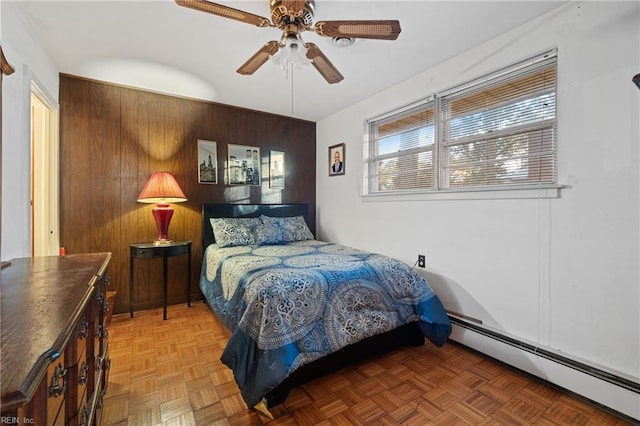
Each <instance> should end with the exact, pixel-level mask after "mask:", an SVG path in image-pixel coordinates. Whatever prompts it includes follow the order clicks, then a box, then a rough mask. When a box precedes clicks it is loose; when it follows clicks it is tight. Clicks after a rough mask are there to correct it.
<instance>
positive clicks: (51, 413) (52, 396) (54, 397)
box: [46, 356, 69, 425]
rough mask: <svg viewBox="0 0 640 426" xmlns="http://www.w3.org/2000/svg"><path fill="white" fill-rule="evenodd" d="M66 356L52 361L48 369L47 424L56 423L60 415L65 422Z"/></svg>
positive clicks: (67, 378)
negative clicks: (64, 362)
mask: <svg viewBox="0 0 640 426" xmlns="http://www.w3.org/2000/svg"><path fill="white" fill-rule="evenodd" d="M63 361H64V356H61V357H60V358H58V359H57V360H56V361H54V362H52V363H51V365H50V366H49V368H48V369H47V382H46V383H47V424H49V425H50V424H56V421H59V419H58V418H59V417H60V418H61V420H62V424H64V422H65V407H64V397H65V392H66V389H67V382H68V380H69V377H68V372H69V371H68V369H67V367H65V366H64V364H63Z"/></svg>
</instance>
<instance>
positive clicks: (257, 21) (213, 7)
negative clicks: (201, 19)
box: [176, 0, 272, 27]
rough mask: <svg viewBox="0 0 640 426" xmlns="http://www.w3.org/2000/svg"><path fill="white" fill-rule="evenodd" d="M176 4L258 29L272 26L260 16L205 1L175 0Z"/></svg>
mask: <svg viewBox="0 0 640 426" xmlns="http://www.w3.org/2000/svg"><path fill="white" fill-rule="evenodd" d="M176 3H178V4H179V5H180V6H184V7H188V8H190V9H195V10H199V11H201V12H207V13H211V14H213V15H218V16H222V17H223V18H229V19H235V20H236V21H240V22H245V23H247V24H252V25H255V26H258V27H270V26H272V25H271V21H269V20H268V19H267V18H264V17H262V16H258V15H254V14H253V13H249V12H244V11H242V10H238V9H234V8H232V7H228V6H224V5H222V4H218V3H212V2H210V1H206V0H176Z"/></svg>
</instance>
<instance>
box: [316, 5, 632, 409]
mask: <svg viewBox="0 0 640 426" xmlns="http://www.w3.org/2000/svg"><path fill="white" fill-rule="evenodd" d="M554 47H557V48H558V138H559V139H558V145H559V175H560V183H562V184H565V185H567V188H566V189H563V190H562V191H561V195H560V198H553V199H548V198H540V199H538V198H537V197H536V198H533V199H502V200H497V199H494V200H482V199H473V200H471V199H467V200H460V199H453V200H435V199H431V200H426V199H422V200H420V199H415V200H412V201H397V200H394V201H389V200H384V199H383V200H381V198H383V197H378V198H376V199H375V200H368V199H363V198H362V197H360V195H359V192H360V182H361V174H362V165H361V162H362V149H363V148H362V141H363V135H364V124H363V123H364V121H365V120H366V119H367V118H370V117H373V116H376V115H378V114H381V113H383V112H386V111H389V110H391V109H393V108H395V107H399V106H402V105H404V104H407V103H410V102H411V101H414V100H416V99H419V98H421V97H425V96H428V95H430V94H433V93H436V92H438V91H442V90H444V89H447V88H449V87H452V86H455V85H456V84H460V83H463V82H465V81H468V80H471V79H473V78H475V77H478V76H481V75H484V74H486V73H488V72H491V71H494V70H497V69H499V68H502V67H504V66H507V65H510V64H512V63H515V62H517V61H519V60H521V59H525V58H527V57H530V56H533V55H535V54H538V53H541V52H543V51H546V50H548V49H550V48H554ZM431 49H437V44H435V43H434V44H430V43H429V42H428V41H425V44H424V51H422V52H416V54H424V55H428V54H429V51H430V50H431ZM398 66H402V65H401V64H398ZM372 72H375V70H372ZM638 72H640V3H638V2H619V3H613V2H591V1H588V2H576V3H572V4H570V5H568V6H566V7H563V8H561V9H558V10H556V11H554V12H551V13H549V14H548V15H546V16H544V17H542V18H541V19H538V20H536V21H533V22H530V23H528V24H526V25H524V26H522V27H519V28H517V29H515V30H513V31H511V32H509V33H507V34H504V35H503V36H500V37H498V38H496V39H494V40H492V41H490V42H488V43H486V44H483V45H481V46H478V47H477V48H474V49H472V50H470V51H468V52H466V53H464V54H461V55H459V56H457V57H455V58H453V59H450V60H448V61H446V62H445V63H442V64H441V65H439V66H437V67H434V68H432V69H430V70H428V71H426V72H423V73H421V74H419V75H417V76H415V77H414V78H411V79H409V80H407V81H405V82H403V83H402V84H399V85H397V86H394V87H392V88H390V89H388V90H385V91H383V92H381V93H379V94H377V95H375V96H373V97H371V98H369V99H366V100H364V101H362V102H360V103H358V104H356V105H353V106H352V107H349V108H347V109H345V110H342V111H339V112H337V113H336V114H334V115H332V116H330V117H328V118H326V119H324V120H322V121H321V122H319V123H318V126H317V157H318V158H319V159H320V160H319V164H318V168H317V176H316V178H317V205H318V223H317V229H318V236H319V238H321V239H326V240H331V241H335V242H339V243H343V244H346V245H349V246H354V247H358V248H362V249H367V250H371V251H376V252H380V253H384V254H387V255H391V256H393V257H397V258H399V259H402V260H404V261H406V262H407V263H409V264H413V263H414V262H415V261H416V259H417V255H418V254H425V255H426V256H427V269H426V271H425V277H427V279H428V281H429V282H430V283H431V284H432V286H433V287H434V288H435V289H436V292H437V293H438V294H439V295H440V296H441V298H442V300H443V302H444V304H445V306H446V307H447V308H448V309H450V310H452V311H456V312H458V313H462V314H465V315H469V316H471V317H474V318H478V319H481V320H482V321H483V322H484V324H485V325H487V326H489V327H491V328H494V329H497V330H499V331H501V332H504V333H508V334H510V335H514V336H516V337H518V338H520V339H525V340H528V341H530V342H533V343H538V344H540V345H542V346H545V347H549V348H552V349H555V350H557V351H560V352H562V354H564V355H565V356H569V357H573V358H577V359H581V360H585V361H587V362H589V363H591V364H595V365H599V366H601V367H604V368H605V369H610V370H613V371H615V372H617V374H623V375H626V376H629V377H632V378H634V380H636V381H639V380H640V379H639V377H640V316H639V315H640V314H639V313H640V290H639V287H640V275H639V267H638V265H639V262H640V251H639V244H640V238H639V236H640V235H639V233H640V229H639V218H640V211H639V195H640V178H639V169H640V167H639V166H640V155H639V148H638V147H639V145H640V91H639V90H638V89H637V88H635V87H634V85H633V84H632V82H631V78H632V76H633V75H635V74H636V73H638ZM345 78H348V76H345ZM341 142H344V143H346V161H347V163H346V167H347V168H346V174H345V175H344V176H332V177H329V176H328V165H327V161H328V158H327V157H328V154H327V151H328V147H329V146H331V145H334V144H336V143H341ZM459 338H460V339H461V340H462V341H463V342H464V340H465V337H464V334H461V335H460V336H459ZM536 370H537V372H536V373H537V374H539V375H542V376H549V377H547V378H548V379H551V380H553V378H554V377H553V376H554V374H555V373H551V372H550V371H549V370H546V369H545V368H544V367H543V366H540V368H538V367H536ZM581 390H585V389H579V390H578V391H581ZM631 400H632V401H633V402H634V403H635V405H636V406H637V407H635V408H634V407H630V408H629V407H615V408H616V409H618V410H620V411H622V412H625V413H630V412H631V413H632V414H634V415H636V416H638V417H640V396H637V394H636V397H635V399H634V398H632V399H631ZM634 410H635V411H634Z"/></svg>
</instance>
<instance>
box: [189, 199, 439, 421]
mask: <svg viewBox="0 0 640 426" xmlns="http://www.w3.org/2000/svg"><path fill="white" fill-rule="evenodd" d="M308 216H309V211H308V205H306V204H277V205H276V204H204V205H203V206H202V230H203V233H202V238H203V239H202V243H203V246H202V247H203V254H204V258H203V262H202V270H201V274H200V283H199V286H200V290H201V292H202V294H203V296H204V298H205V300H206V302H207V303H208V304H209V306H210V307H211V309H212V310H213V312H214V313H215V314H216V316H217V317H218V318H219V319H220V320H221V321H222V322H223V323H224V324H225V326H226V327H227V328H229V330H230V332H231V336H230V338H229V341H228V342H227V345H226V347H225V349H224V352H223V354H222V356H221V361H222V362H223V363H224V364H225V365H227V366H228V367H229V368H231V370H232V371H233V375H234V379H235V381H236V383H237V384H238V387H239V388H240V391H241V395H242V397H243V399H244V401H245V402H246V404H247V406H248V407H253V408H257V409H259V410H260V411H263V410H268V408H271V407H273V406H275V405H277V404H279V403H282V402H283V401H284V400H285V399H286V397H287V394H288V392H289V391H290V390H291V389H292V388H293V387H295V386H299V385H300V384H302V383H304V382H306V381H308V380H311V379H313V378H316V377H318V376H320V375H323V374H326V373H328V372H331V371H336V370H338V369H339V368H341V367H342V366H345V365H348V364H350V363H352V362H354V361H355V360H359V359H362V358H363V357H366V356H373V355H376V354H378V353H381V352H384V351H387V350H390V349H393V348H396V347H398V346H400V345H414V346H417V345H421V344H424V339H425V337H426V338H427V339H429V340H430V341H431V342H433V344H435V345H436V346H442V345H443V344H444V343H445V342H446V340H447V338H448V336H449V335H450V333H451V324H450V322H449V319H448V317H447V315H446V313H445V310H444V308H443V306H442V304H441V302H440V300H439V299H438V297H437V296H436V294H435V293H434V292H433V290H432V289H431V288H430V287H429V285H428V284H427V283H426V281H424V279H423V278H422V276H421V275H419V274H418V273H416V272H415V271H413V269H412V268H411V267H409V266H408V265H406V264H405V263H403V262H400V261H397V260H394V259H391V258H389V257H386V256H381V255H378V254H373V253H369V252H366V251H362V250H358V249H355V248H351V247H346V246H342V245H338V244H332V243H328V242H324V241H318V240H316V239H315V237H314V234H313V231H312V230H313V229H314V228H313V227H310V226H309V225H308ZM216 237H218V238H217V239H216ZM263 412H264V411H263ZM267 413H268V411H267Z"/></svg>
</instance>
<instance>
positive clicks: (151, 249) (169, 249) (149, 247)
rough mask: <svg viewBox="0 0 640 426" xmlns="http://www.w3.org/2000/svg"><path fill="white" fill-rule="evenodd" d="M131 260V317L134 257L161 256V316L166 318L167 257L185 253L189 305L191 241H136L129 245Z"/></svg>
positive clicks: (188, 301)
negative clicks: (157, 242)
mask: <svg viewBox="0 0 640 426" xmlns="http://www.w3.org/2000/svg"><path fill="white" fill-rule="evenodd" d="M129 249H130V253H131V260H130V267H129V313H130V315H131V318H133V282H134V277H133V273H134V272H133V262H134V260H135V259H151V258H156V257H161V258H162V268H163V274H162V304H163V312H162V318H163V319H167V258H169V257H174V256H182V255H184V254H186V255H187V259H188V260H187V271H186V272H187V306H191V241H171V242H169V243H163V244H156V243H136V244H130V245H129Z"/></svg>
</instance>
